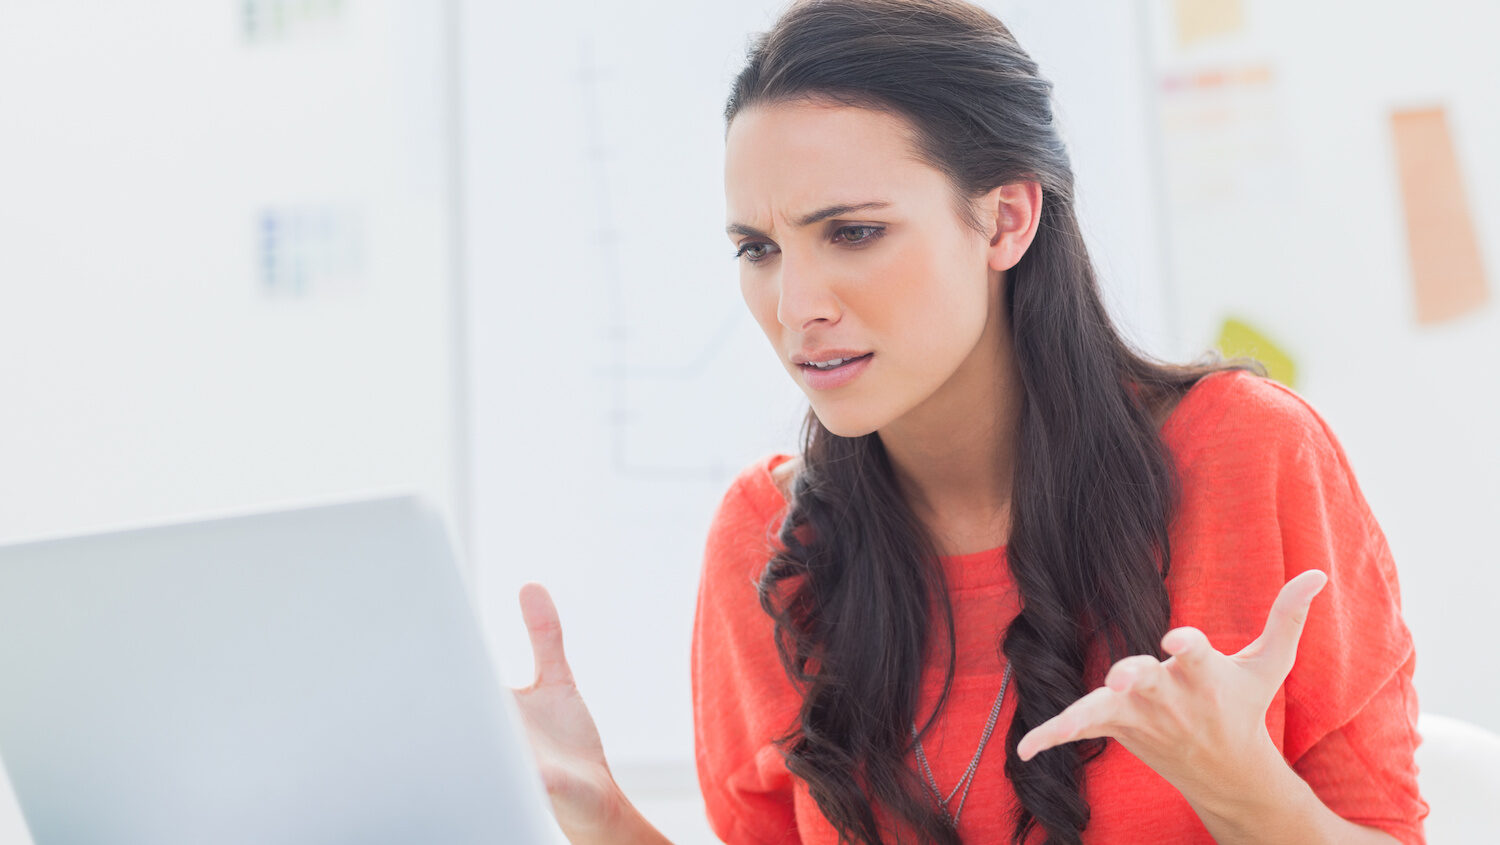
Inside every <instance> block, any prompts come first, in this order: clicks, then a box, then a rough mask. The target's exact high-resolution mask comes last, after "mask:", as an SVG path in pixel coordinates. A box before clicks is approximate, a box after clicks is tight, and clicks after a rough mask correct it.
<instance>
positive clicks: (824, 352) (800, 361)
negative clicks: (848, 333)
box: [792, 349, 873, 366]
mask: <svg viewBox="0 0 1500 845" xmlns="http://www.w3.org/2000/svg"><path fill="white" fill-rule="evenodd" d="M871 354H873V353H871V352H870V351H869V350H867V349H808V350H803V351H802V352H799V353H797V354H796V355H793V356H792V363H793V364H797V365H799V366H802V365H807V364H812V363H820V364H821V363H825V362H827V361H833V360H837V359H844V360H848V359H850V358H863V357H864V356H866V355H871Z"/></svg>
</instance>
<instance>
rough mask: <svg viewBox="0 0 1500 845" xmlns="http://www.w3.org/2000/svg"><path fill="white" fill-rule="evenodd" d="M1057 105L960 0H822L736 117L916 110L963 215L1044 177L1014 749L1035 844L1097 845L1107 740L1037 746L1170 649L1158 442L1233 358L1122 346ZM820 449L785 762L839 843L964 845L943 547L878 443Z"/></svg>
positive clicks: (799, 566) (758, 55)
mask: <svg viewBox="0 0 1500 845" xmlns="http://www.w3.org/2000/svg"><path fill="white" fill-rule="evenodd" d="M1051 90H1052V86H1051V83H1049V82H1048V81H1046V80H1045V79H1043V78H1042V77H1041V76H1040V75H1039V74H1038V71H1037V66H1036V64H1035V62H1033V61H1032V60H1031V58H1030V57H1029V56H1027V54H1026V53H1025V52H1024V51H1023V50H1022V49H1021V48H1020V46H1019V45H1018V44H1017V43H1016V41H1015V39H1014V38H1013V37H1012V36H1011V34H1010V32H1009V31H1008V30H1007V29H1006V28H1005V26H1004V25H1003V24H1001V23H1000V22H999V21H998V20H996V19H995V18H994V17H992V16H991V15H989V14H988V13H986V12H984V11H983V10H981V9H978V8H976V7H974V6H970V5H967V4H965V3H963V2H959V0H805V2H799V3H796V4H795V5H793V6H792V7H791V8H790V9H789V10H788V11H787V12H786V13H785V14H784V15H783V16H782V17H781V18H780V19H779V20H778V21H777V22H776V24H775V25H774V27H773V28H772V29H771V30H770V31H769V32H767V33H765V34H764V35H762V36H760V37H759V38H757V39H756V41H755V42H754V43H753V45H752V47H751V49H750V53H749V57H748V61H747V64H746V66H745V68H744V69H743V70H742V71H741V72H740V74H739V75H738V77H737V78H736V79H735V81H734V87H733V92H732V94H731V96H730V98H729V102H728V106H727V107H726V109H725V119H726V121H730V122H732V121H733V120H734V117H735V115H736V114H738V113H739V112H740V111H741V110H742V109H745V108H747V107H749V106H751V105H756V104H773V103H777V102H785V101H794V100H801V99H807V98H812V99H831V100H833V101H836V102H841V103H844V104H849V105H856V106H863V107H868V108H874V109H880V110H884V111H886V112H889V113H892V114H895V115H898V116H900V117H902V118H904V119H905V120H906V121H908V122H909V123H910V124H911V126H912V127H913V128H914V129H915V137H916V144H917V146H918V148H919V150H918V151H919V152H920V154H921V155H922V156H923V158H924V160H925V161H927V162H928V163H929V164H930V165H932V166H933V167H936V168H937V169H939V170H941V171H942V172H943V173H944V174H946V175H947V177H948V178H949V180H950V182H951V183H952V184H953V186H954V188H955V192H956V198H957V199H958V200H959V208H960V209H961V210H962V209H971V208H972V206H970V205H969V203H970V202H972V200H973V199H975V198H977V197H980V196H983V195H984V194H986V193H988V192H989V191H991V190H992V189H993V188H995V187H997V186H999V185H1003V184H1008V183H1012V182H1019V181H1031V180H1034V181H1036V182H1038V183H1039V184H1040V185H1041V188H1042V196H1043V200H1042V210H1041V221H1040V225H1039V226H1038V228H1037V233H1036V236H1035V239H1034V240H1033V242H1032V244H1031V246H1030V248H1029V249H1028V251H1027V252H1026V254H1025V256H1024V257H1023V258H1022V259H1021V261H1020V262H1019V263H1018V264H1016V265H1015V267H1014V268H1012V269H1011V270H1010V271H1009V272H1008V274H1007V280H1006V291H1005V294H1006V295H1005V299H1004V303H1005V309H1006V317H1007V318H1008V320H1009V322H1010V333H1011V337H1012V338H1013V342H1014V346H1015V360H1016V364H1017V366H1018V368H1019V372H1020V377H1021V384H1022V388H1023V390H1022V395H1021V396H1020V403H1021V404H1020V418H1019V419H1020V425H1019V433H1018V441H1017V443H1016V450H1017V460H1016V463H1015V468H1014V473H1015V476H1014V480H1013V490H1014V493H1013V498H1012V505H1011V509H1012V510H1011V526H1012V527H1011V534H1010V537H1009V541H1008V544H1007V548H1006V557H1007V560H1008V562H1009V566H1010V570H1011V573H1012V575H1013V577H1014V579H1015V581H1016V584H1017V586H1018V587H1019V589H1020V593H1021V598H1022V609H1021V611H1020V613H1019V615H1018V616H1017V617H1016V619H1015V620H1014V621H1013V622H1012V623H1011V624H1010V627H1009V629H1008V630H1007V631H1006V633H1005V635H1004V638H1003V644H1002V648H1003V650H1004V653H1005V655H1006V658H1007V659H1008V660H1009V661H1010V664H1011V667H1012V672H1013V681H1012V683H1013V685H1014V688H1015V691H1016V693H1017V699H1018V704H1017V705H1016V711H1015V717H1014V720H1013V721H1012V723H1011V725H1010V730H1009V732H1008V733H1007V735H1006V737H1005V753H1006V762H1005V771H1006V774H1007V776H1009V778H1010V780H1011V782H1012V784H1013V786H1014V788H1015V791H1016V794H1017V796H1018V797H1019V799H1020V805H1019V806H1018V807H1017V808H1016V813H1015V826H1014V829H1013V831H1012V835H1013V838H1014V841H1016V842H1022V841H1024V840H1025V839H1026V838H1027V836H1028V835H1029V834H1031V833H1032V832H1033V831H1034V830H1035V829H1036V828H1037V827H1038V826H1039V827H1040V828H1041V829H1042V830H1044V831H1045V833H1046V837H1047V840H1048V841H1049V842H1078V841H1080V832H1081V831H1083V829H1084V828H1085V827H1086V826H1087V824H1088V820H1089V807H1088V803H1087V802H1086V801H1085V800H1084V798H1083V796H1082V795H1081V794H1080V785H1081V782H1082V770H1083V766H1084V764H1085V763H1087V762H1088V761H1089V760H1091V759H1093V758H1094V757H1095V756H1097V755H1098V754H1099V753H1100V752H1101V751H1102V750H1103V748H1104V742H1103V741H1102V740H1092V741H1087V742H1078V743H1072V744H1068V745H1064V746H1061V747H1059V748H1055V749H1052V750H1049V751H1045V752H1042V753H1041V754H1039V755H1037V756H1036V757H1035V758H1033V759H1032V760H1031V761H1030V762H1028V763H1022V762H1021V761H1020V759H1019V758H1018V757H1017V756H1016V751H1015V749H1016V744H1017V742H1019V740H1020V738H1021V737H1022V736H1023V735H1024V734H1025V733H1026V732H1027V731H1028V730H1030V729H1031V728H1033V727H1035V726H1036V725H1038V724H1040V723H1041V722H1043V721H1045V720H1046V719H1048V718H1051V717H1052V716H1053V715H1055V714H1057V713H1058V712H1059V711H1061V710H1062V709H1063V708H1065V707H1066V706H1067V705H1069V704H1071V703H1072V702H1073V701H1074V700H1076V699H1077V698H1079V697H1080V696H1082V695H1083V694H1085V693H1086V692H1088V690H1089V689H1090V688H1092V687H1093V686H1096V685H1097V684H1098V683H1100V682H1102V678H1097V677H1095V678H1090V677H1086V661H1087V660H1088V659H1089V657H1090V655H1093V654H1105V655H1108V657H1109V659H1110V660H1113V659H1115V658H1118V657H1122V656H1124V655H1126V654H1155V655H1158V656H1162V655H1161V653H1160V651H1159V649H1158V643H1159V640H1160V638H1161V636H1162V634H1164V633H1165V632H1166V630H1167V626H1168V625H1169V615H1170V607H1169V603H1168V598H1167V591H1166V587H1165V585H1164V579H1165V577H1166V574H1167V570H1168V567H1169V563H1170V557H1171V555H1170V549H1169V546H1168V539H1167V528H1168V524H1169V522H1170V520H1171V515H1172V512H1173V509H1174V503H1175V500H1176V496H1177V481H1176V477H1175V474H1174V471H1173V467H1172V464H1171V460H1170V457H1169V455H1168V454H1167V451H1166V448H1165V447H1164V445H1163V443H1162V440H1161V435H1160V432H1159V430H1158V427H1159V424H1160V422H1161V416H1162V414H1163V409H1166V408H1170V407H1171V406H1172V404H1173V403H1175V402H1176V401H1177V399H1179V398H1180V397H1181V396H1182V395H1183V394H1184V393H1186V391H1187V390H1188V389H1189V388H1190V387H1191V386H1192V385H1193V384H1194V383H1196V382H1197V381H1198V380H1199V379H1200V378H1202V377H1203V376H1204V375H1206V374H1208V373H1210V372H1213V371H1216V370H1219V369H1224V368H1226V367H1228V366H1234V365H1226V364H1221V363H1217V362H1208V363H1204V364H1199V365H1193V366H1174V365H1168V364H1165V363H1162V362H1158V361H1155V360H1152V359H1150V358H1148V357H1147V356H1145V355H1144V354H1142V353H1140V352H1138V351H1136V350H1134V349H1133V348H1131V346H1130V345H1129V344H1127V343H1126V342H1125V341H1124V340H1123V339H1122V338H1121V336H1120V334H1119V332H1118V331H1117V330H1116V328H1115V327H1114V325H1113V324H1112V322H1111V320H1110V318H1109V315H1108V313H1107V312H1106V310H1105V308H1104V306H1103V304H1102V302H1101V299H1100V296H1099V290H1098V285H1097V281H1096V278H1095V272H1094V268H1093V266H1092V264H1091V263H1090V260H1089V257H1088V253H1087V250H1086V248H1085V246H1084V240H1083V236H1082V234H1081V232H1080V231H1079V228H1078V221H1077V219H1076V217H1075V214H1074V207H1073V174H1072V168H1071V165H1070V163H1069V160H1068V154H1067V150H1066V148H1065V146H1064V144H1063V142H1062V139H1061V137H1060V135H1059V131H1058V126H1057V124H1056V123H1055V121H1054V118H1053V111H1052V102H1051ZM973 220H974V218H973V217H969V218H968V222H969V223H971V224H972V223H973ZM803 440H804V442H803V454H802V457H803V465H802V468H801V470H800V472H799V474H798V476H797V480H796V482H795V485H794V487H793V491H792V501H791V504H790V507H789V510H788V513H787V515H786V517H785V519H784V521H783V523H782V530H781V533H780V537H779V541H780V542H779V546H780V548H779V549H778V551H777V554H776V555H775V556H774V557H773V558H772V559H771V560H770V562H769V564H768V566H767V567H766V569H765V572H764V574H763V576H762V578H761V582H760V591H761V603H762V605H763V607H764V608H765V610H766V612H767V613H769V614H771V616H772V617H773V618H774V619H775V622H776V625H775V629H776V645H777V648H778V651H779V654H780V657H781V661H782V663H783V665H784V667H785V668H786V670H787V672H788V674H789V675H790V676H791V677H792V679H793V682H794V683H795V684H796V685H797V686H798V688H799V689H800V690H801V691H802V692H803V701H802V706H801V710H800V712H799V714H798V722H797V724H796V725H795V726H792V727H791V729H790V731H789V732H788V733H787V734H786V735H785V736H783V737H780V738H779V740H778V741H779V743H780V745H781V749H782V753H783V754H784V756H785V759H786V764H787V768H788V769H789V770H790V771H791V772H792V773H793V774H794V775H796V776H797V777H799V778H801V779H802V780H804V781H805V782H806V783H807V784H808V786H809V788H810V791H811V794H812V797H813V798H814V800H815V801H816V802H817V804H818V807H819V808H820V810H821V811H822V813H823V814H824V816H826V817H827V818H828V820H829V821H830V823H832V824H833V826H834V827H835V828H836V829H837V830H838V831H839V833H840V839H841V841H863V842H867V843H872V845H873V844H874V843H883V842H884V841H885V839H884V838H883V833H882V831H881V827H882V825H881V824H880V823H879V822H878V821H877V818H876V814H875V811H874V807H875V806H876V805H879V806H881V807H883V808H885V809H886V810H888V811H889V812H890V813H893V814H894V816H895V817H896V818H897V819H900V820H903V821H904V822H905V823H906V824H907V825H908V826H909V827H910V828H911V829H913V830H915V831H916V833H917V834H918V835H919V836H920V837H921V838H922V840H923V841H930V842H937V843H959V842H960V839H959V836H958V833H957V831H956V830H955V829H954V828H953V826H952V825H951V824H950V823H949V822H948V821H947V820H946V818H945V816H944V815H943V814H941V813H940V812H939V811H938V809H937V808H936V807H935V806H934V804H933V803H932V801H931V800H930V799H929V798H928V797H927V794H926V793H925V791H924V790H923V787H922V784H921V782H920V781H919V780H918V779H917V776H916V774H915V773H914V772H912V771H911V769H910V768H909V767H908V766H907V765H906V763H905V758H906V755H907V754H908V753H909V752H910V751H911V747H912V742H911V736H910V733H909V732H908V729H907V726H908V725H910V724H911V723H912V719H913V716H914V714H915V712H916V708H917V701H918V693H919V679H920V677H921V669H922V660H923V657H924V654H925V653H926V647H927V645H928V638H929V636H930V635H933V633H934V632H935V633H936V635H937V636H946V638H947V642H948V650H947V654H948V665H947V668H946V675H945V683H944V686H943V692H942V698H941V699H940V701H943V700H946V699H947V696H948V693H949V691H950V689H951V684H952V681H953V674H954V663H953V659H954V648H953V645H954V640H955V637H954V631H953V611H952V607H951V605H950V604H949V601H948V595H947V589H946V586H945V584H944V580H943V575H942V570H941V567H940V566H938V564H937V555H936V552H935V546H934V545H933V543H932V540H931V538H930V537H929V535H928V533H927V531H926V529H925V528H924V527H923V525H922V524H921V522H920V521H919V520H918V519H917V517H916V516H915V515H914V513H913V512H912V510H911V508H910V507H909V505H908V503H907V502H906V500H905V499H903V497H902V495H901V492H900V489H899V488H898V486H897V483H896V480H895V478H894V476H893V474H892V470H891V466H890V463H889V460H888V458H887V456H886V453H885V450H884V448H883V447H882V445H881V441H880V438H879V436H878V434H869V435H865V436H862V437H852V438H848V437H840V436H837V435H834V434H832V433H830V432H829V431H828V430H827V429H826V428H824V427H823V426H822V424H820V423H819V422H818V419H817V417H816V416H815V415H814V414H812V413H811V412H809V414H808V418H807V422H806V426H805V429H804V438H803ZM930 608H935V609H936V611H937V613H938V617H939V618H938V619H937V620H936V621H937V622H938V623H940V624H939V625H937V626H936V627H934V628H930V627H929V626H930V623H931V622H933V621H934V620H931V619H929V615H930ZM1088 665H1090V666H1093V665H1095V664H1088ZM939 706H940V707H941V704H940V705H939ZM935 715H936V714H934V718H935ZM928 724H929V725H930V724H931V720H929V722H928ZM924 729H925V726H924ZM895 836H896V839H897V841H899V839H900V835H899V832H897V833H895Z"/></svg>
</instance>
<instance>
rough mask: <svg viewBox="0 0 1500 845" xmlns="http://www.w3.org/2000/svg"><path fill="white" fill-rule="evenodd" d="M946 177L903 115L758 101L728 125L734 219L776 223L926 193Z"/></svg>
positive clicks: (727, 173) (728, 193) (728, 192)
mask: <svg viewBox="0 0 1500 845" xmlns="http://www.w3.org/2000/svg"><path fill="white" fill-rule="evenodd" d="M946 189H947V181H946V177H944V176H943V174H942V173H941V172H939V171H938V170H937V169H935V168H933V167H932V166H931V165H928V164H927V163H926V162H924V161H922V160H921V159H920V158H919V157H918V154H917V147H916V144H915V141H914V136H913V131H912V129H911V126H910V124H909V123H908V122H907V121H906V120H905V119H904V118H902V117H900V116H898V115H895V114H892V113H889V112H884V111H878V110H875V109H868V108H859V107H856V106H845V105H835V104H828V103H822V102H804V101H797V102H790V103H776V104H770V105H764V106H752V107H751V108H748V109H746V110H745V111H743V112H740V113H739V114H738V115H737V116H736V117H735V119H734V121H733V122H732V123H731V124H730V126H729V132H728V134H727V136H726V139H725V147H724V196H725V203H726V206H727V211H728V215H729V218H730V221H731V222H742V223H753V222H757V221H758V222H760V223H763V224H771V223H772V220H771V219H770V218H773V217H774V218H776V219H777V220H779V219H781V218H784V217H793V216H797V215H800V214H803V213H806V212H808V211H811V210H813V209H814V208H817V207H822V206H827V205H830V204H833V203H841V202H863V201H867V200H870V199H887V200H895V201H897V202H900V201H901V200H902V199H903V198H904V199H915V198H917V197H926V196H929V195H931V194H933V193H934V192H939V193H941V192H945V191H946Z"/></svg>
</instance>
